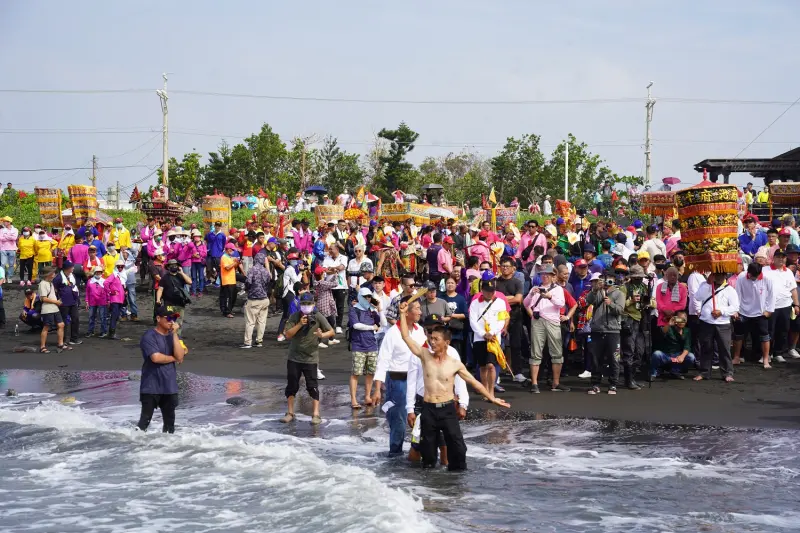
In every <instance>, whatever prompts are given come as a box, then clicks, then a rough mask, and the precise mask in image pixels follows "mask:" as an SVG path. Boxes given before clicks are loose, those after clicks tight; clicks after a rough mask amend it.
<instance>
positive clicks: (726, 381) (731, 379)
mask: <svg viewBox="0 0 800 533" xmlns="http://www.w3.org/2000/svg"><path fill="white" fill-rule="evenodd" d="M724 381H725V383H733V382H734V381H736V380H735V379H733V376H725V379H724Z"/></svg>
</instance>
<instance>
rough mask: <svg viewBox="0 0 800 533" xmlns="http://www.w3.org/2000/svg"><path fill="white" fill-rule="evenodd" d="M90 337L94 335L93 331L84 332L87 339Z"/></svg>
mask: <svg viewBox="0 0 800 533" xmlns="http://www.w3.org/2000/svg"><path fill="white" fill-rule="evenodd" d="M92 337H94V331H90V332H89V333H87V334H86V338H87V339H91V338H92Z"/></svg>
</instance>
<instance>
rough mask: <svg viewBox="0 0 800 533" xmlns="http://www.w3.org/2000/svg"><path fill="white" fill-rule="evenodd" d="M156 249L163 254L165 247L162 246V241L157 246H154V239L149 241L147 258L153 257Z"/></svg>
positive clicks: (164, 245)
mask: <svg viewBox="0 0 800 533" xmlns="http://www.w3.org/2000/svg"><path fill="white" fill-rule="evenodd" d="M157 248H160V249H161V250H163V251H164V252H166V251H167V245H166V244H164V241H161V242H159V243H158V244H156V241H155V240H154V239H150V242H148V243H147V256H148V257H155V256H156V249H157Z"/></svg>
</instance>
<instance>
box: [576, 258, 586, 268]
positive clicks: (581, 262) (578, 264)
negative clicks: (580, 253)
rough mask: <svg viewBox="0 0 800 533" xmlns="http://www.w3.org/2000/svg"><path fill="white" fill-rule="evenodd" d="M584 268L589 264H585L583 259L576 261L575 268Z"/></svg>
mask: <svg viewBox="0 0 800 533" xmlns="http://www.w3.org/2000/svg"><path fill="white" fill-rule="evenodd" d="M585 266H589V263H587V262H586V260H585V259H578V260H577V261H575V268H580V267H585Z"/></svg>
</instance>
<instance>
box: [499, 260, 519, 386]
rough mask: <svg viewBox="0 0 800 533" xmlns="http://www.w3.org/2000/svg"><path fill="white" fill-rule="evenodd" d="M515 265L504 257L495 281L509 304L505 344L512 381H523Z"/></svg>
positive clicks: (517, 281) (517, 284) (517, 285)
mask: <svg viewBox="0 0 800 533" xmlns="http://www.w3.org/2000/svg"><path fill="white" fill-rule="evenodd" d="M516 269H517V266H516V264H515V263H514V260H513V259H512V258H510V257H504V258H503V259H502V260H501V261H500V277H499V278H497V279H496V281H497V292H500V293H502V294H504V295H505V296H506V300H508V303H509V304H510V305H511V321H510V322H509V323H508V333H507V334H506V335H505V337H506V346H508V347H509V351H510V352H511V369H512V371H513V373H514V381H515V382H517V383H524V382H525V376H524V375H523V374H522V370H523V368H524V361H523V360H522V336H523V335H524V330H523V326H522V322H523V320H522V315H523V313H522V298H523V294H522V293H523V285H522V282H521V281H520V280H519V279H517V278H516V277H515V276H514V272H516Z"/></svg>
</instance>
